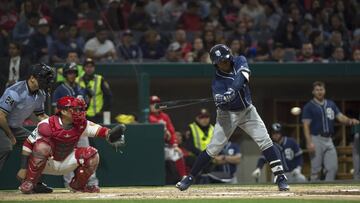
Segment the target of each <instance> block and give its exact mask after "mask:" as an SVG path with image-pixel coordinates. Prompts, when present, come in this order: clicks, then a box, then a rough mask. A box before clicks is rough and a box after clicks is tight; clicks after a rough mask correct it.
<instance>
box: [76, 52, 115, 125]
mask: <svg viewBox="0 0 360 203" xmlns="http://www.w3.org/2000/svg"><path fill="white" fill-rule="evenodd" d="M84 71H85V74H84V75H83V76H82V77H80V78H79V80H78V81H79V85H80V87H81V88H84V89H85V90H86V93H87V96H88V98H89V100H90V103H89V105H88V109H87V112H86V116H87V118H88V119H89V120H90V121H93V122H96V123H102V122H103V112H105V111H110V108H111V98H112V94H111V90H110V86H109V83H108V82H106V80H105V79H104V77H103V76H101V75H99V74H95V62H94V60H93V59H91V58H86V60H85V62H84Z"/></svg>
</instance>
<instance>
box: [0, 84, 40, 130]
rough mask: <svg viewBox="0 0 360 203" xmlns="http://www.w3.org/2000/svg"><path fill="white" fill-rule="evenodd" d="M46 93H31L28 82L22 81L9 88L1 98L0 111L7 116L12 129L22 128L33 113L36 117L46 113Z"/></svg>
mask: <svg viewBox="0 0 360 203" xmlns="http://www.w3.org/2000/svg"><path fill="white" fill-rule="evenodd" d="M45 99H46V93H45V92H44V91H42V90H38V91H37V92H36V93H31V92H30V91H29V87H28V85H27V83H26V81H25V80H24V81H20V82H17V83H15V84H14V85H12V86H11V87H9V88H7V89H6V90H5V92H4V94H3V95H2V97H1V98H0V109H1V110H2V111H4V112H5V113H6V114H7V122H8V124H9V126H10V127H12V128H18V127H21V126H22V124H23V122H24V120H25V119H27V118H28V117H29V116H30V115H31V114H32V113H33V112H34V113H35V114H36V115H39V114H42V113H44V102H45Z"/></svg>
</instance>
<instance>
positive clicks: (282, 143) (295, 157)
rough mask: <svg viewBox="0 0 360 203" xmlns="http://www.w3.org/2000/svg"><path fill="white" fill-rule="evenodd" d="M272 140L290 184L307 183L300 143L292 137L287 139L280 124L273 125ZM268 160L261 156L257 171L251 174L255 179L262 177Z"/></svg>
mask: <svg viewBox="0 0 360 203" xmlns="http://www.w3.org/2000/svg"><path fill="white" fill-rule="evenodd" d="M271 139H272V140H273V142H274V144H275V143H276V144H275V145H274V146H276V147H278V148H279V152H280V153H281V157H282V161H283V163H284V165H286V166H287V167H285V169H284V170H285V175H286V177H287V178H288V181H289V182H305V181H306V178H305V176H304V175H303V174H302V173H301V169H302V166H303V161H304V160H303V154H302V153H303V152H302V150H301V148H300V146H299V144H298V143H296V141H295V139H294V138H292V137H287V136H284V135H283V134H282V126H281V124H280V123H273V124H272V125H271ZM265 162H266V159H265V157H264V156H260V158H259V159H258V162H257V165H256V169H255V170H254V171H253V173H252V174H251V175H252V176H253V177H254V178H256V179H258V178H259V177H260V175H261V169H262V168H263V166H264V164H265Z"/></svg>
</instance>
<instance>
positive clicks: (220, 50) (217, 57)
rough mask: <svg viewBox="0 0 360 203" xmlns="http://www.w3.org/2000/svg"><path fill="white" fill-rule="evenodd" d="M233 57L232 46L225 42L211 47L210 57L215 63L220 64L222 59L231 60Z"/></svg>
mask: <svg viewBox="0 0 360 203" xmlns="http://www.w3.org/2000/svg"><path fill="white" fill-rule="evenodd" d="M232 57H233V56H232V54H231V51H230V48H229V47H227V46H226V45H224V44H217V45H215V46H213V47H212V48H211V49H210V59H211V61H212V63H213V64H218V63H219V62H221V61H231V60H232Z"/></svg>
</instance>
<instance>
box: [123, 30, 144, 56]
mask: <svg viewBox="0 0 360 203" xmlns="http://www.w3.org/2000/svg"><path fill="white" fill-rule="evenodd" d="M117 50H118V58H119V59H121V60H124V61H137V62H141V61H142V52H141V48H140V47H139V46H138V45H137V44H135V42H134V37H133V33H132V32H131V31H130V30H126V31H124V33H123V34H122V36H121V39H120V44H119V45H118V47H117Z"/></svg>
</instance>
